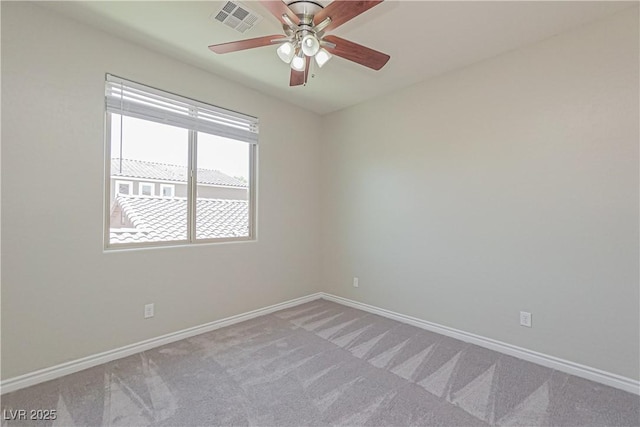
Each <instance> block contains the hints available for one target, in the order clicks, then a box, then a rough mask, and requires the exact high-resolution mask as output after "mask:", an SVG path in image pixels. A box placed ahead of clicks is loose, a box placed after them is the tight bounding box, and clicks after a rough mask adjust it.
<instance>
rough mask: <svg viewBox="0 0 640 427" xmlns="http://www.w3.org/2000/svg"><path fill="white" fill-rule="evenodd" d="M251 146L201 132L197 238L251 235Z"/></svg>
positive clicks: (199, 134)
mask: <svg viewBox="0 0 640 427" xmlns="http://www.w3.org/2000/svg"><path fill="white" fill-rule="evenodd" d="M250 148H251V146H250V145H249V144H247V143H244V142H239V141H235V140H232V139H228V138H222V137H219V136H214V135H210V134H205V133H198V147H197V153H198V156H197V188H196V193H197V200H196V239H220V238H230V237H248V236H249V167H250V158H249V156H250Z"/></svg>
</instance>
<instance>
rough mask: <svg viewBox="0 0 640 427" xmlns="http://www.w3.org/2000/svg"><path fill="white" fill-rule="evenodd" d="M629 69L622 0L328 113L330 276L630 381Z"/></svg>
mask: <svg viewBox="0 0 640 427" xmlns="http://www.w3.org/2000/svg"><path fill="white" fill-rule="evenodd" d="M392 61H393V58H392ZM638 78H639V75H638V11H637V9H631V10H626V11H625V12H623V13H621V14H618V15H617V16H614V17H611V18H609V19H607V20H605V21H601V22H600V23H594V24H591V25H589V26H586V27H582V28H579V29H576V30H575V31H572V32H570V33H565V34H562V35H558V36H556V37H553V38H551V39H548V40H546V41H543V42H541V43H538V44H535V45H532V46H529V47H525V48H522V49H518V50H516V51H513V52H510V53H507V54H504V55H501V56H499V57H496V58H493V59H491V60H488V61H484V62H482V63H478V64H476V65H473V66H471V67H468V68H466V69H462V70H460V71H457V72H454V73H450V74H447V75H445V76H442V77H440V78H437V79H434V80H431V81H429V82H425V83H422V84H418V85H415V86H412V87H410V88H407V89H405V90H402V91H399V92H397V93H395V94H393V95H389V96H385V97H383V98H378V99H375V100H372V101H370V102H367V103H364V104H360V105H358V106H355V107H353V108H349V109H346V110H344V111H341V112H337V113H334V114H331V115H329V116H327V117H326V120H325V129H324V139H323V144H324V146H323V164H322V171H323V173H324V177H323V180H322V182H323V191H322V206H323V209H324V211H323V220H324V226H323V230H324V236H325V239H324V243H323V246H324V251H323V255H324V257H323V269H322V271H323V285H324V286H325V287H326V288H325V289H326V290H327V291H329V292H331V293H334V294H337V295H340V296H344V297H348V298H352V299H355V300H358V301H362V302H365V303H369V304H373V305H376V306H379V307H383V308H386V309H390V310H393V311H397V312H400V313H404V314H407V315H411V316H415V317H418V318H422V319H426V320H429V321H432V322H437V323H440V324H442V325H446V326H450V327H454V328H458V329H461V330H464V331H468V332H472V333H476V334H480V335H483V336H486V337H490V338H494V339H497V340H501V341H505V342H507V343H511V344H514V345H518V346H522V347H525V348H529V349H532V350H536V351H539V352H542V353H546V354H550V355H553V356H557V357H561V358H564V359H568V360H571V361H574V362H578V363H582V364H586V365H589V366H592V367H596V368H600V369H603V370H607V371H610V372H613V373H617V374H621V375H624V376H627V377H630V378H634V379H638V378H639V373H638V369H639V367H638V360H639V354H638V349H639V342H638V337H639V336H640V331H639V326H638V325H639V317H640V314H639V307H638V305H639V290H638V288H639V286H638V273H639V271H638V256H639V254H638V190H639V189H638V126H639V123H638V115H639V109H638ZM353 276H359V278H360V287H359V288H357V289H356V288H353V287H352V286H351V281H352V277H353ZM520 310H526V311H530V312H531V313H533V328H531V329H527V328H523V327H520V326H519V324H518V322H519V318H518V312H519V311H520Z"/></svg>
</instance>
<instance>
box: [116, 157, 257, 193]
mask: <svg viewBox="0 0 640 427" xmlns="http://www.w3.org/2000/svg"><path fill="white" fill-rule="evenodd" d="M197 173H198V184H209V185H221V186H228V187H242V188H246V187H247V184H246V183H245V182H243V181H240V180H239V179H236V178H233V177H231V176H229V175H225V174H223V173H222V172H219V171H217V170H212V169H198V172H197ZM111 176H112V177H131V178H141V179H157V180H159V181H177V182H187V168H185V167H184V166H177V165H169V164H165V163H155V162H146V161H142V160H130V159H118V158H115V159H111Z"/></svg>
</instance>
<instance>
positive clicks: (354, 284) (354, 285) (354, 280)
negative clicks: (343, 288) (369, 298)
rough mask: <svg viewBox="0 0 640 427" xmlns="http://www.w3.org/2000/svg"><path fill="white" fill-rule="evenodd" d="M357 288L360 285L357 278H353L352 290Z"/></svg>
mask: <svg viewBox="0 0 640 427" xmlns="http://www.w3.org/2000/svg"><path fill="white" fill-rule="evenodd" d="M358 286H360V284H359V283H358V278H357V277H354V278H353V287H354V288H357V287H358Z"/></svg>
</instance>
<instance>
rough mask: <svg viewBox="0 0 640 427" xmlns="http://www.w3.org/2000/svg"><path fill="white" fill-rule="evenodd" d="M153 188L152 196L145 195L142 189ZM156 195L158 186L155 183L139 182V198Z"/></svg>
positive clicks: (150, 195) (149, 195)
mask: <svg viewBox="0 0 640 427" xmlns="http://www.w3.org/2000/svg"><path fill="white" fill-rule="evenodd" d="M145 186H147V187H151V194H148V195H147V194H143V193H142V187H145ZM155 195H156V185H155V184H154V183H153V182H142V181H141V182H139V183H138V196H142V197H154V196H155Z"/></svg>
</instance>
